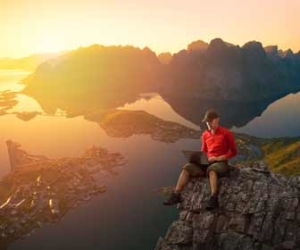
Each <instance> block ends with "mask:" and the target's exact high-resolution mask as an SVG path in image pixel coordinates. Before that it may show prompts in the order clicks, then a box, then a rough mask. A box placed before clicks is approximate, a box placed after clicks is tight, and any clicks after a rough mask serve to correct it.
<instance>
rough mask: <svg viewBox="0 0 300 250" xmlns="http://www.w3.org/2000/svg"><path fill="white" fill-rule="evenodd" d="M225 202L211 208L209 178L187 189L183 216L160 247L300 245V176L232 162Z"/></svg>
mask: <svg viewBox="0 0 300 250" xmlns="http://www.w3.org/2000/svg"><path fill="white" fill-rule="evenodd" d="M219 185H220V188H219V208H218V209H216V210H215V211H213V212H208V211H206V210H205V204H206V202H207V200H208V198H209V195H210V191H209V190H210V189H209V183H208V179H205V178H202V179H194V180H192V181H191V182H190V183H189V184H188V185H187V186H186V187H185V189H184V191H183V193H182V195H183V202H182V203H181V204H179V205H178V207H177V208H178V209H179V218H178V220H177V221H174V222H173V223H172V224H171V226H170V227H169V229H168V231H167V234H166V236H165V238H159V240H158V242H157V245H156V248H155V250H196V249H201V250H212V249H213V250H218V249H222V250H227V249H228V250H235V249H243V250H245V249H247V250H252V249H253V250H254V249H255V250H256V249H259V250H271V249H272V250H274V249H275V250H279V249H300V230H299V229H300V205H299V197H300V192H299V191H300V176H294V177H290V178H288V177H284V176H282V175H277V174H274V173H272V172H270V171H269V170H268V168H267V166H265V165H264V164H263V163H262V162H260V163H259V164H257V166H252V167H245V168H232V169H231V170H230V173H229V174H228V175H227V176H226V177H223V178H221V179H220V181H219Z"/></svg>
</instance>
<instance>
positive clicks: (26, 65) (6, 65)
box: [0, 53, 62, 70]
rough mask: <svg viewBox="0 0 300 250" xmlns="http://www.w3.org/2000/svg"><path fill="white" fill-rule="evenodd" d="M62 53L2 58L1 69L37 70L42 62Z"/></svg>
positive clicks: (0, 61) (0, 60)
mask: <svg viewBox="0 0 300 250" xmlns="http://www.w3.org/2000/svg"><path fill="white" fill-rule="evenodd" d="M60 54H62V53H43V54H34V55H30V56H27V57H23V58H0V69H24V70H35V69H36V68H37V66H38V65H40V64H41V63H43V62H45V61H47V60H49V59H51V58H53V57H57V56H59V55H60Z"/></svg>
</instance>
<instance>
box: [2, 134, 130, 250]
mask: <svg viewBox="0 0 300 250" xmlns="http://www.w3.org/2000/svg"><path fill="white" fill-rule="evenodd" d="M6 143H7V148H8V153H9V159H10V163H11V170H12V171H11V173H9V174H8V175H7V176H5V177H4V178H3V179H2V180H1V182H0V189H1V193H0V242H1V243H2V245H3V246H4V245H7V244H9V243H11V242H13V241H15V240H17V239H19V238H22V237H26V236H28V235H30V234H31V233H32V232H33V231H34V230H35V229H36V228H38V227H42V226H43V224H44V223H49V222H56V221H57V220H59V219H60V218H61V217H62V216H64V214H65V213H67V212H68V210H69V209H71V208H74V207H76V206H78V205H79V204H80V203H82V202H86V201H88V200H90V199H91V198H92V196H93V195H97V194H99V193H103V192H105V191H106V189H107V187H106V186H104V185H101V183H99V180H98V179H97V174H112V175H116V174H118V168H119V167H120V166H122V165H123V164H125V159H124V157H123V156H122V155H121V154H119V153H109V152H108V151H107V150H106V149H104V148H101V147H95V146H93V147H91V148H89V149H87V150H86V152H85V153H84V155H83V156H82V157H79V158H60V159H50V158H48V157H45V156H37V155H32V154H29V153H27V152H26V151H24V150H22V149H21V148H20V147H21V145H20V144H19V143H17V142H13V141H11V140H8V141H7V142H6Z"/></svg>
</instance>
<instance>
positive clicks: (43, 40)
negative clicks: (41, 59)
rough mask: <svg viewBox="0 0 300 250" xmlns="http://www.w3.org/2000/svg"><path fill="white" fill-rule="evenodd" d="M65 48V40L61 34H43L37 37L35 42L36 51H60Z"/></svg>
mask: <svg viewBox="0 0 300 250" xmlns="http://www.w3.org/2000/svg"><path fill="white" fill-rule="evenodd" d="M63 49H64V42H63V39H62V37H59V36H54V35H53V36H51V35H48V36H43V37H40V38H39V39H37V41H36V44H35V51H36V52H39V53H41V52H59V51H62V50H63Z"/></svg>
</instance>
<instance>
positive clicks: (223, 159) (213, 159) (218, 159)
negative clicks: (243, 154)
mask: <svg viewBox="0 0 300 250" xmlns="http://www.w3.org/2000/svg"><path fill="white" fill-rule="evenodd" d="M225 160H226V155H221V156H217V157H216V156H212V157H210V158H209V159H208V161H209V162H214V161H225Z"/></svg>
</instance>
